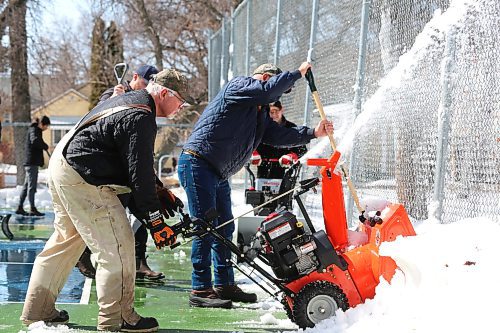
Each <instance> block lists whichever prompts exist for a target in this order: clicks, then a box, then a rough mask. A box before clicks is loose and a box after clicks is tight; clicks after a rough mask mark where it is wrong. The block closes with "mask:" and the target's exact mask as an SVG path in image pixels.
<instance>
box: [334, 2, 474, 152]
mask: <svg viewBox="0 0 500 333" xmlns="http://www.w3.org/2000/svg"><path fill="white" fill-rule="evenodd" d="M475 6H477V1H474V0H460V1H453V2H452V4H451V5H450V7H449V8H448V10H446V12H444V13H441V11H440V10H437V11H436V13H435V15H434V17H433V18H432V19H431V21H429V23H427V25H426V26H425V27H424V29H423V31H422V33H420V34H419V35H418V36H417V38H416V39H415V43H414V44H413V46H412V48H411V49H410V51H408V52H407V53H405V54H403V55H402V56H401V57H400V58H399V62H398V64H397V65H396V66H395V67H394V68H393V69H392V70H391V71H390V72H389V73H388V74H387V75H386V76H385V77H384V78H383V79H382V80H381V81H380V88H379V89H378V90H377V91H376V92H375V93H374V94H373V96H371V97H370V98H369V99H368V100H367V101H366V102H365V103H364V105H363V112H361V113H360V114H359V116H358V117H357V118H356V120H355V121H354V124H353V125H352V127H351V129H350V131H348V132H347V135H346V136H344V137H343V138H342V142H341V143H340V145H338V147H337V150H339V151H340V152H341V153H342V155H344V156H347V155H348V154H350V152H351V150H352V146H353V143H354V140H355V138H356V137H357V136H358V135H359V134H360V133H361V132H362V131H363V128H365V126H368V124H369V121H370V118H371V116H372V115H373V114H375V113H378V112H383V110H384V101H385V98H386V96H388V95H389V94H390V92H391V90H394V89H398V87H400V85H401V83H402V82H404V81H407V80H411V79H412V78H414V77H415V76H418V68H419V66H418V65H419V64H421V63H422V62H425V61H427V57H428V54H429V52H430V51H429V50H434V49H435V48H440V47H442V46H440V45H441V44H443V41H444V40H445V37H446V34H447V33H448V32H449V31H450V30H451V29H457V28H459V27H460V26H462V24H463V22H464V19H465V17H466V14H467V11H469V10H470V9H471V8H472V7H475Z"/></svg>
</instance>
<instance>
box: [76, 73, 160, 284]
mask: <svg viewBox="0 0 500 333" xmlns="http://www.w3.org/2000/svg"><path fill="white" fill-rule="evenodd" d="M157 73H158V70H157V69H156V67H154V66H150V65H142V66H140V67H139V68H138V69H137V70H136V71H135V72H134V74H133V75H132V80H131V81H130V82H128V83H127V84H118V85H116V86H114V87H112V88H109V89H107V90H106V91H105V92H103V93H102V95H101V97H100V98H99V103H98V105H99V104H100V103H102V102H104V101H106V100H107V99H109V98H112V97H116V96H120V95H123V94H124V93H126V92H129V91H135V90H141V89H145V88H146V86H147V85H148V84H149V81H150V80H151V79H152V78H153V76H154V75H156V74H157ZM162 186H163V184H162ZM127 216H128V217H129V220H130V222H131V223H130V224H131V225H132V229H133V230H134V238H135V260H136V278H137V279H147V280H151V281H155V280H162V279H164V278H165V275H164V274H163V273H162V272H155V271H153V270H152V269H151V268H150V267H149V265H148V262H147V256H146V247H147V246H146V244H147V241H148V232H147V230H146V227H145V226H144V224H142V223H141V222H139V221H138V220H137V218H136V217H135V216H134V215H133V214H130V212H127ZM91 254H92V252H91V251H90V249H89V248H88V247H87V248H85V250H84V251H83V253H82V255H81V256H80V259H79V260H78V262H77V263H76V267H77V268H78V270H79V271H80V273H82V274H83V275H84V276H85V277H88V278H91V279H95V268H94V266H93V264H92V261H91V259H90V256H91Z"/></svg>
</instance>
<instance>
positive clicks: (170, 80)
mask: <svg viewBox="0 0 500 333" xmlns="http://www.w3.org/2000/svg"><path fill="white" fill-rule="evenodd" d="M153 82H154V83H157V84H159V85H161V86H164V87H166V88H169V89H172V90H175V91H177V93H179V95H180V96H181V97H182V99H184V100H185V101H187V102H188V103H190V104H192V101H193V98H192V97H191V96H190V95H189V87H188V81H187V78H186V77H185V76H184V75H183V74H182V73H180V72H178V71H176V70H175V69H173V68H171V69H164V70H162V71H161V72H159V73H158V74H155V75H153Z"/></svg>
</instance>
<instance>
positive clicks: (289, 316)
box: [281, 295, 295, 322]
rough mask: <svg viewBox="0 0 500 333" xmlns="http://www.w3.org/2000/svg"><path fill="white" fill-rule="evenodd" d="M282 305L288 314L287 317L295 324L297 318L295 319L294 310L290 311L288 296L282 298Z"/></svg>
mask: <svg viewBox="0 0 500 333" xmlns="http://www.w3.org/2000/svg"><path fill="white" fill-rule="evenodd" d="M281 304H283V309H284V310H285V312H286V316H287V317H288V318H290V320H291V321H292V322H295V318H294V317H293V312H292V309H290V305H288V302H287V301H286V296H285V295H283V296H282V297H281Z"/></svg>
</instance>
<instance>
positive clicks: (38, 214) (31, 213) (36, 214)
mask: <svg viewBox="0 0 500 333" xmlns="http://www.w3.org/2000/svg"><path fill="white" fill-rule="evenodd" d="M29 216H45V214H44V213H40V212H39V211H38V209H36V207H31V212H30V213H29Z"/></svg>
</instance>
